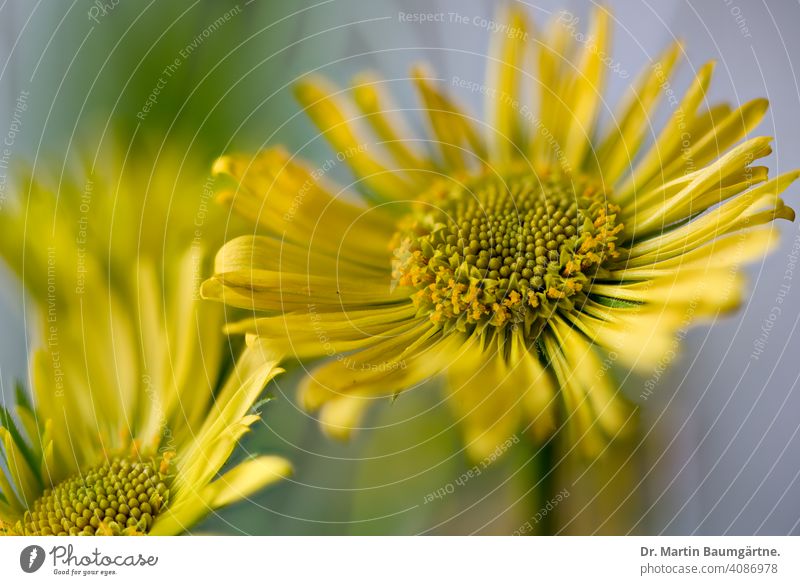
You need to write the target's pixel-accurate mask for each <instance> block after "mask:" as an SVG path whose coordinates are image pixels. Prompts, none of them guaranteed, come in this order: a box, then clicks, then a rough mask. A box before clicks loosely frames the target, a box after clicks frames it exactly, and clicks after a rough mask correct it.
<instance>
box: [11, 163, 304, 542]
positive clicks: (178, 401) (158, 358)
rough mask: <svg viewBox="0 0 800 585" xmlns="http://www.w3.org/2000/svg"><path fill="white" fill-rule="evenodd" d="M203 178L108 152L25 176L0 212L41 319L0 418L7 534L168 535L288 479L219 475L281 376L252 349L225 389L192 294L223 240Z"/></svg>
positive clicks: (235, 470)
mask: <svg viewBox="0 0 800 585" xmlns="http://www.w3.org/2000/svg"><path fill="white" fill-rule="evenodd" d="M147 152H156V151H147ZM187 165H188V166H187ZM191 171H194V173H192V172H191ZM183 172H187V173H189V175H188V176H192V177H193V178H192V179H191V180H190V181H187V180H186V179H185V178H184V177H185V176H186V175H183V174H182V173H183ZM201 173H202V171H201V170H200V167H199V165H197V164H192V163H187V162H186V161H185V160H182V159H181V158H180V157H179V156H177V153H175V152H161V154H160V155H158V156H157V158H154V159H148V157H147V156H145V155H144V154H139V155H135V156H130V157H125V156H123V154H122V153H120V152H114V151H112V152H108V150H106V154H105V155H103V156H101V157H100V158H99V159H96V160H93V161H90V160H87V161H86V163H85V167H84V168H83V169H82V170H81V171H79V172H78V173H77V174H76V176H77V177H80V178H79V179H64V178H63V177H62V178H60V179H59V182H58V183H57V185H56V186H55V187H52V188H50V187H47V186H46V185H45V182H42V181H39V180H35V179H33V178H32V177H31V176H30V174H28V179H27V180H23V181H21V185H20V189H19V191H20V193H21V195H22V197H21V201H20V202H19V203H20V204H19V205H18V207H17V208H16V209H14V210H4V212H3V214H2V215H0V233H1V234H2V236H0V237H2V239H3V247H2V253H3V255H4V257H6V258H7V260H8V261H9V263H10V265H11V266H12V267H13V268H14V269H15V270H16V272H17V273H18V275H19V276H20V278H21V279H22V283H23V285H24V287H25V289H26V292H28V293H29V294H30V295H31V296H32V297H33V298H34V299H35V300H36V301H37V305H38V307H39V308H40V312H41V313H42V316H41V326H40V327H39V329H38V331H40V332H41V338H40V339H39V340H38V343H39V345H41V349H39V350H38V351H37V352H36V353H35V355H34V357H33V360H32V364H31V386H32V397H31V398H32V399H31V398H29V397H28V396H26V394H25V392H24V391H23V390H21V389H20V390H18V392H17V400H16V403H17V404H16V406H15V407H11V406H9V407H8V408H3V409H0V441H1V442H2V447H3V449H2V453H3V459H2V463H3V465H2V466H0V533H6V534H29V535H48V534H97V535H112V534H161V535H163V534H177V533H181V532H183V531H186V530H189V529H190V528H192V526H193V525H194V524H196V523H197V522H198V521H199V520H200V519H202V518H203V517H205V516H206V515H207V514H208V513H210V512H211V511H213V510H215V509H217V508H219V507H221V506H225V505H227V504H230V503H232V502H235V501H238V500H240V499H243V498H246V497H248V496H249V495H251V494H252V493H254V492H255V491H256V490H258V489H260V488H262V487H263V486H266V485H268V484H270V483H272V482H274V481H276V480H279V479H281V478H283V477H286V476H287V475H288V474H289V473H290V471H291V466H290V465H289V463H288V462H287V461H286V460H284V459H282V458H280V457H274V456H260V457H255V458H252V459H249V460H247V461H245V462H243V463H240V464H238V465H235V466H232V467H231V468H230V469H228V470H227V471H225V473H223V474H222V475H220V470H221V469H222V467H223V466H224V465H225V464H226V462H227V461H228V459H229V457H230V455H231V453H232V452H233V450H234V448H235V446H236V445H237V442H238V440H239V439H240V438H241V436H242V435H243V434H245V433H246V432H247V431H248V429H249V428H250V426H251V425H252V424H253V423H254V422H256V421H257V420H258V418H259V416H258V413H256V412H255V411H254V404H255V403H256V400H257V399H258V397H259V395H260V394H261V392H262V390H263V388H264V386H265V385H266V383H267V382H268V381H269V380H270V379H271V378H272V377H274V376H275V375H276V374H278V373H279V372H280V371H281V370H280V369H279V368H278V367H277V362H276V360H275V359H274V358H273V356H274V352H273V351H272V350H268V349H266V348H265V346H264V344H263V343H261V342H259V341H257V340H253V342H252V343H250V344H248V347H247V348H246V349H245V350H244V352H243V353H242V355H241V356H240V358H239V360H238V361H237V363H236V366H235V368H234V369H233V370H232V371H230V372H229V373H228V375H227V376H226V377H225V378H224V379H222V374H223V372H224V369H223V368H224V367H225V361H224V349H225V343H226V342H225V338H224V336H223V335H222V334H221V326H222V322H223V315H222V311H221V307H219V306H218V305H214V304H211V303H205V302H203V301H201V300H200V298H199V294H198V291H197V285H198V284H199V282H200V281H199V277H200V274H201V270H202V262H201V258H202V247H203V242H205V241H206V240H207V239H208V240H210V241H214V238H219V237H221V234H222V230H221V229H220V225H215V224H214V223H213V222H212V221H210V220H208V221H206V220H207V213H208V210H207V208H206V202H205V200H204V197H205V199H207V198H208V197H207V196H204V195H203V193H204V191H203V188H202V183H200V182H199V181H198V180H197V177H203V175H202V174H201ZM209 193H210V191H209ZM194 235H196V236H197V237H196V238H195V237H193V236H194Z"/></svg>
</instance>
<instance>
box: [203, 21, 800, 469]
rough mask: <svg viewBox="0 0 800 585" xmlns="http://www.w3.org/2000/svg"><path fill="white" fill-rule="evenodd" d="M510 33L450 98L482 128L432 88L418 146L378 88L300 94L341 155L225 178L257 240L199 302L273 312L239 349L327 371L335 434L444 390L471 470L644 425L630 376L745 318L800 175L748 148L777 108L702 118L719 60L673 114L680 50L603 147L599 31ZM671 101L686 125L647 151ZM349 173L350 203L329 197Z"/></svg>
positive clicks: (259, 158) (242, 170) (244, 240)
mask: <svg viewBox="0 0 800 585" xmlns="http://www.w3.org/2000/svg"><path fill="white" fill-rule="evenodd" d="M507 18H508V20H507V22H509V28H508V30H514V31H516V32H515V34H513V35H512V34H497V35H496V38H497V39H498V42H496V43H495V45H494V48H493V53H492V55H491V56H490V58H489V60H488V63H489V72H488V78H487V80H486V82H485V83H479V82H474V81H469V80H464V79H461V78H453V80H452V85H453V86H455V87H459V88H463V89H466V90H468V91H470V92H472V93H480V94H482V95H483V96H484V97H485V98H486V99H485V101H486V105H487V111H488V119H487V120H486V121H485V122H482V121H479V120H477V119H476V118H474V117H471V116H469V115H468V114H467V113H465V112H464V110H462V109H461V108H459V107H457V106H456V104H455V103H454V101H453V99H451V98H450V97H449V96H448V95H447V94H446V93H445V92H443V91H442V90H441V89H440V88H439V87H437V85H436V83H435V81H434V79H433V76H432V75H430V74H428V73H426V72H425V71H424V70H423V69H422V68H416V69H415V70H414V71H413V83H414V85H415V87H416V89H417V91H418V94H419V96H420V100H421V103H422V111H423V112H424V114H425V115H426V116H427V121H428V123H429V126H430V129H431V135H430V136H429V137H423V138H416V139H415V138H413V137H412V135H411V134H410V133H409V131H408V130H407V129H406V128H407V127H408V126H407V124H405V123H404V121H403V120H401V119H400V114H401V113H402V112H401V110H400V109H399V108H397V107H396V106H394V105H392V103H391V101H390V99H389V97H388V96H387V95H386V94H385V93H384V87H383V86H384V83H382V82H381V81H379V80H377V79H374V78H372V77H369V76H364V77H361V78H359V79H357V80H356V81H355V83H354V84H353V87H352V88H351V89H350V90H349V91H339V90H337V89H336V88H334V87H332V86H330V85H329V84H328V83H327V82H326V81H325V80H322V79H309V80H306V81H303V82H302V83H300V84H299V86H298V87H297V97H298V99H299V101H300V102H301V103H302V105H303V106H304V107H305V110H306V112H307V113H308V115H309V116H310V117H311V119H312V120H313V121H314V123H315V124H316V126H317V127H318V128H319V130H320V132H321V134H322V136H324V137H325V138H326V139H327V140H328V141H329V143H330V144H331V145H332V147H333V149H334V151H335V152H336V156H335V158H333V157H332V158H331V159H330V160H328V161H326V162H325V163H323V164H322V165H320V166H318V167H316V168H313V167H311V166H309V165H305V164H303V163H302V162H300V161H298V160H296V159H295V157H294V156H292V155H290V154H289V153H287V152H286V151H284V150H282V149H280V148H272V149H269V150H266V151H264V152H261V153H259V154H258V155H256V156H255V157H249V156H237V155H232V156H225V157H223V158H221V159H219V160H218V161H217V162H216V164H215V166H214V172H216V173H218V174H225V175H228V176H230V177H231V178H232V179H233V186H232V188H231V189H229V190H227V191H225V192H223V193H222V194H221V198H222V199H223V200H224V201H227V202H229V204H230V205H231V206H232V207H233V208H234V209H235V210H236V211H238V212H239V213H240V214H241V215H243V216H244V217H245V218H247V219H249V220H250V221H251V222H252V223H253V224H254V225H255V226H257V228H258V229H259V230H261V231H262V234H263V235H251V236H246V237H239V238H236V239H233V240H231V241H229V242H228V243H227V244H226V245H225V246H224V247H223V248H222V249H221V251H220V252H219V253H218V255H217V258H216V266H215V275H214V277H213V278H212V279H210V280H208V281H206V282H205V283H204V285H203V288H202V291H203V294H204V295H205V296H206V297H208V298H212V299H217V300H220V301H223V302H225V303H227V304H229V305H233V306H237V307H243V308H246V309H250V310H251V311H262V312H264V315H262V316H254V317H253V318H250V319H247V320H245V321H242V322H238V323H235V324H231V325H229V327H228V329H229V330H230V331H236V332H242V331H244V332H248V333H251V334H255V335H257V336H259V337H261V338H263V339H265V340H269V341H270V342H271V343H272V344H273V346H275V347H276V348H278V349H280V350H281V351H282V352H284V353H285V354H286V356H287V357H297V358H299V359H301V360H310V359H316V358H323V359H324V361H323V362H322V363H321V364H319V365H317V366H316V367H315V368H314V369H312V370H311V371H310V372H309V373H308V375H307V376H306V378H305V379H304V381H303V383H302V386H301V388H300V402H301V404H302V405H303V406H304V407H305V408H306V409H308V410H310V411H316V410H318V409H319V410H320V415H319V416H320V420H321V423H322V425H323V427H324V428H325V430H326V431H327V432H328V433H330V434H331V435H335V436H340V437H344V436H347V435H348V434H349V433H350V432H351V430H352V429H354V428H357V427H358V425H359V420H360V417H361V416H362V414H363V412H364V410H365V408H366V407H367V406H368V405H369V404H370V403H371V401H372V400H374V399H375V398H379V397H387V396H388V397H395V396H397V395H398V394H399V393H400V392H402V391H404V390H406V389H409V388H413V387H415V386H417V385H419V384H421V383H422V382H423V381H425V380H427V379H429V378H431V377H434V376H437V375H439V374H445V375H446V377H447V384H446V385H445V388H446V394H447V400H448V403H449V404H450V405H451V406H452V408H453V410H454V412H455V414H456V417H457V418H458V419H459V420H460V421H461V423H462V426H463V429H464V433H465V439H466V445H467V449H468V451H469V453H470V454H471V455H472V456H474V457H484V456H486V455H487V454H489V453H491V452H493V451H494V450H495V449H496V447H497V446H498V445H500V444H502V443H503V441H505V440H506V439H507V438H508V437H509V436H512V435H513V434H514V433H515V432H517V429H519V428H520V427H522V428H524V429H525V430H528V431H530V432H532V434H533V436H534V437H535V438H538V439H543V438H545V437H547V436H549V435H550V434H551V433H552V432H554V431H555V430H557V429H558V428H559V426H560V425H561V424H565V425H566V429H567V432H568V433H570V435H569V436H570V437H571V438H570V443H571V444H572V445H574V446H576V447H579V448H580V450H581V451H583V452H585V453H588V454H594V453H597V452H598V451H599V450H601V449H602V448H603V447H604V445H606V444H607V442H608V440H609V439H611V438H613V437H615V436H616V435H618V434H620V433H622V432H624V429H627V428H629V426H632V425H626V422H627V421H628V420H629V419H631V417H632V416H633V409H632V408H631V405H630V404H629V403H628V402H627V401H626V400H625V399H624V398H623V397H622V396H621V394H620V393H619V389H618V385H617V384H616V383H615V382H614V380H613V376H612V375H611V374H612V372H611V371H610V370H611V368H612V366H613V365H614V364H615V362H617V361H619V362H620V363H622V364H625V365H627V366H629V367H634V368H639V369H642V370H644V371H647V370H648V369H650V368H653V367H656V366H658V365H659V364H660V363H663V362H664V360H666V359H667V357H669V355H671V354H672V353H673V352H672V347H673V343H674V339H675V335H676V333H677V332H679V331H680V330H682V329H684V328H685V327H686V326H688V324H689V323H691V322H694V321H696V320H698V319H704V318H705V319H713V318H714V317H715V316H717V315H719V314H720V313H721V312H725V311H729V310H732V309H734V308H735V307H737V306H738V305H739V304H740V302H741V300H742V294H743V289H744V284H743V278H742V274H741V271H740V267H741V265H742V263H743V262H745V261H748V260H752V259H755V258H758V257H761V256H762V255H763V254H765V253H766V252H767V251H768V250H769V249H770V248H771V247H772V246H773V244H774V243H775V242H776V233H775V231H774V230H773V229H772V227H771V222H772V221H773V220H774V219H777V218H784V219H790V220H792V219H793V218H794V213H793V211H792V210H791V209H790V208H789V207H787V206H785V205H784V202H783V201H782V200H781V198H780V195H781V193H782V192H783V191H784V190H785V189H786V188H787V186H788V185H789V184H790V183H792V182H793V181H794V180H795V179H796V178H797V176H798V173H797V172H791V173H788V174H785V175H781V176H779V177H777V178H774V179H768V177H767V169H766V168H765V167H763V166H755V165H753V162H754V161H755V160H756V159H759V158H761V157H764V156H766V155H767V154H769V153H770V146H769V143H770V139H769V138H764V137H756V138H750V139H747V140H745V141H743V142H740V140H741V139H743V138H744V137H746V135H747V134H748V133H749V132H750V130H752V129H753V128H754V127H755V126H756V125H757V124H758V123H759V122H760V121H761V119H762V117H763V115H764V113H765V111H766V109H767V101H766V100H763V99H755V100H753V101H750V102H747V103H745V104H743V105H741V106H740V107H737V108H732V107H731V106H730V105H728V104H725V103H718V104H711V105H709V104H708V102H707V98H706V91H707V88H708V86H709V83H710V80H711V74H712V69H713V64H712V63H709V64H707V65H705V66H703V67H702V68H700V70H699V71H698V73H697V76H696V77H695V79H694V81H693V82H692V84H691V86H690V87H689V89H688V91H687V92H686V93H685V94H684V97H683V99H682V100H681V101H678V99H677V98H675V94H674V92H673V90H672V89H671V86H670V78H671V74H672V72H673V70H674V69H675V66H676V64H677V62H678V58H679V55H680V53H681V47H680V46H679V45H678V44H676V45H673V46H671V47H670V48H669V49H668V50H666V51H665V52H664V53H663V55H661V57H660V58H659V60H658V61H657V62H655V63H653V64H652V66H650V67H649V68H648V69H646V70H645V71H643V73H642V74H641V76H640V77H639V79H638V81H636V82H635V83H634V84H633V85H632V88H631V92H630V95H629V96H628V97H627V99H626V100H625V101H624V102H623V103H622V104H621V106H620V108H619V110H618V113H617V114H616V115H615V117H614V118H613V123H612V124H611V125H610V127H608V128H604V127H603V126H602V125H601V124H600V122H599V118H600V113H601V109H602V108H603V105H604V98H603V93H602V92H603V87H604V83H605V80H606V77H607V76H608V75H609V73H610V72H612V71H613V70H614V69H613V68H611V67H609V63H608V57H607V56H608V55H609V54H610V49H609V43H610V16H609V14H608V12H607V11H606V10H604V9H598V10H596V12H595V14H594V15H593V19H592V22H591V25H590V30H589V31H587V33H586V34H578V33H577V31H576V29H575V19H574V18H572V19H571V18H565V17H564V15H560V16H559V17H557V18H556V19H554V22H553V23H552V25H551V26H550V27H549V29H548V31H549V32H546V33H541V34H540V33H537V34H536V35H529V34H528V32H527V31H529V30H530V27H529V25H528V23H527V22H526V18H525V16H524V15H523V14H522V13H521V12H519V11H512V12H511V13H510V14H508V15H507ZM534 36H535V38H533V37H534ZM532 64H535V68H534V67H531V65H532ZM532 71H535V73H531V72H532ZM390 83H393V82H386V84H387V85H388V84H390ZM665 96H668V97H669V102H670V103H669V106H670V108H671V117H670V118H669V120H668V121H667V122H666V124H665V125H664V127H663V129H662V130H661V132H660V133H659V134H658V135H657V136H654V138H653V141H652V144H650V145H649V146H647V147H645V143H646V142H647V138H648V135H649V134H650V132H651V124H652V120H651V115H652V112H654V111H655V109H656V107H657V105H658V103H659V101H660V100H661V99H662V98H663V97H665ZM348 97H349V98H350V100H348V99H346V98H348ZM350 101H352V104H354V105H355V106H356V109H357V112H356V111H353V110H352V108H351V106H352V104H351V103H350ZM529 102H530V103H534V102H535V103H536V104H537V108H533V107H532V106H529V105H528V104H529ZM349 108H350V109H349ZM369 131H371V133H372V135H371V136H370V135H369V134H368V132H369ZM429 145H430V146H431V147H432V148H435V149H436V150H437V151H438V156H437V155H436V154H433V153H428V154H426V153H425V151H424V149H423V148H420V147H427V146H429ZM339 163H346V164H347V165H348V166H349V168H350V169H351V170H352V172H353V174H354V175H355V177H356V178H357V182H356V187H355V189H351V188H343V187H340V186H337V185H334V184H333V183H332V182H331V181H329V180H327V179H328V178H327V177H326V175H327V174H328V172H329V170H330V169H331V168H332V167H334V166H336V165H337V164H339Z"/></svg>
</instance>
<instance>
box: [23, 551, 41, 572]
mask: <svg viewBox="0 0 800 585" xmlns="http://www.w3.org/2000/svg"><path fill="white" fill-rule="evenodd" d="M44 556H45V555H44V549H43V548H42V547H41V546H39V545H36V544H32V545H30V546H26V547H25V548H23V549H22V552H21V553H19V566H20V567H21V568H22V570H23V571H25V572H26V573H35V572H36V571H38V570H39V569H41V568H42V565H43V564H44Z"/></svg>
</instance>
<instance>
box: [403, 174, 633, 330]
mask: <svg viewBox="0 0 800 585" xmlns="http://www.w3.org/2000/svg"><path fill="white" fill-rule="evenodd" d="M617 211H618V209H617V208H616V207H615V206H614V205H612V204H610V203H609V202H608V200H607V197H606V194H605V193H604V192H603V191H602V190H601V189H598V188H596V186H594V185H592V184H590V183H588V182H587V181H586V180H585V179H580V178H571V177H566V176H563V175H560V174H559V175H552V174H549V173H543V174H540V175H534V174H531V173H530V172H527V173H525V172H517V173H509V174H508V175H507V176H503V177H499V176H497V175H492V176H483V177H480V178H477V179H473V180H470V181H467V182H461V183H457V182H456V181H454V180H453V179H450V180H447V181H444V182H442V183H439V184H437V185H436V186H435V187H434V188H432V189H431V190H430V191H428V192H427V193H425V194H424V195H423V196H422V197H421V198H420V200H419V202H418V203H416V204H415V207H414V210H413V211H412V213H411V214H410V215H409V216H408V217H406V218H405V219H404V220H403V221H402V222H401V224H400V229H399V230H398V232H397V234H396V235H395V239H394V241H393V246H394V261H393V269H394V270H393V277H394V280H395V282H396V283H397V284H398V285H400V286H411V287H414V288H416V289H417V290H416V291H415V292H414V293H413V294H412V299H413V301H414V303H415V304H416V305H417V307H418V308H419V310H420V312H421V313H423V314H427V315H428V316H429V318H430V320H431V321H433V322H434V323H438V324H442V325H443V326H445V327H448V328H449V327H455V328H457V329H458V330H461V331H465V332H467V331H470V330H472V329H474V327H476V326H478V325H482V324H485V325H491V326H495V327H505V326H507V325H508V324H522V325H524V327H525V332H526V334H528V335H531V336H535V335H538V328H536V327H534V325H536V324H537V323H538V324H539V325H541V324H542V323H544V322H545V321H546V320H547V319H548V318H549V317H550V316H551V315H552V314H553V312H554V311H555V310H556V309H559V308H560V309H572V308H573V307H574V303H575V301H576V300H578V299H577V298H576V297H579V296H580V295H581V294H585V293H582V292H581V291H584V290H585V289H586V288H587V287H588V285H589V284H591V279H592V277H593V275H594V274H596V271H597V269H598V268H599V267H600V265H601V264H602V262H603V260H604V259H605V258H606V257H610V256H615V255H616V254H617V252H616V251H615V246H614V241H615V240H616V234H617V233H618V232H619V231H620V230H621V229H622V225H621V224H618V223H617V222H616V217H617Z"/></svg>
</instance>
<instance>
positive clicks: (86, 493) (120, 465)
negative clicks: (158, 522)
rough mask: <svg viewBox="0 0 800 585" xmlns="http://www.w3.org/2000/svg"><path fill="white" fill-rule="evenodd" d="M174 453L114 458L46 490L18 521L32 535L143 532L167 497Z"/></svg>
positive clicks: (25, 531)
mask: <svg viewBox="0 0 800 585" xmlns="http://www.w3.org/2000/svg"><path fill="white" fill-rule="evenodd" d="M171 458H172V453H165V454H164V455H163V456H162V457H161V458H160V460H157V459H156V458H152V457H151V458H134V457H119V456H118V457H113V458H110V459H109V460H107V461H106V462H105V463H103V464H102V465H100V466H99V467H96V468H93V469H90V470H88V471H86V472H84V473H81V474H78V475H76V476H73V477H71V478H68V479H66V480H64V481H62V482H61V483H59V484H57V485H55V486H54V487H52V488H50V489H47V490H45V491H44V493H43V495H42V497H40V498H39V499H38V500H36V501H35V502H34V503H33V505H32V506H31V508H30V509H29V510H28V511H27V512H25V515H24V518H23V520H22V521H21V522H20V523H19V525H18V526H17V531H18V532H19V533H20V534H25V535H32V536H50V535H59V536H66V535H69V536H79V535H83V536H94V535H97V536H112V535H119V534H147V532H148V531H149V530H150V528H151V527H152V526H153V521H154V520H155V518H156V517H157V516H158V514H159V512H161V511H162V510H163V509H164V507H165V506H166V505H167V503H168V500H169V485H170V482H171V477H172V476H171V475H170V473H169V467H170V459H171Z"/></svg>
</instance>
